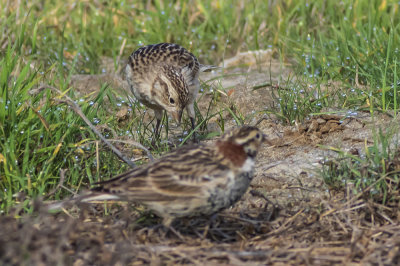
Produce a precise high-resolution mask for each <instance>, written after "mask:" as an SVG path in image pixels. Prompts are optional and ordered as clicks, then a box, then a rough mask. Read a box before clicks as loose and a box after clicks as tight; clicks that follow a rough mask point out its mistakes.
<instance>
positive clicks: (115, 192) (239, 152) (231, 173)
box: [50, 126, 266, 228]
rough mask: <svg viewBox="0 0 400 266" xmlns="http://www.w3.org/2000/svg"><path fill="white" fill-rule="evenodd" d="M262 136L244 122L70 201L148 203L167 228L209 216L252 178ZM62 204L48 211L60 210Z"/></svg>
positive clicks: (232, 200)
mask: <svg viewBox="0 0 400 266" xmlns="http://www.w3.org/2000/svg"><path fill="white" fill-rule="evenodd" d="M265 140H266V136H265V135H264V134H263V133H262V132H261V131H260V130H259V129H258V128H256V127H253V126H242V127H239V128H236V129H234V130H232V131H230V132H227V133H226V134H224V135H223V136H222V137H221V138H220V139H218V140H217V141H216V142H215V143H212V144H203V143H200V144H192V145H186V146H183V147H181V148H179V149H177V150H175V151H173V152H170V153H168V154H166V155H164V156H162V157H160V158H159V159H158V160H156V161H154V162H151V163H149V164H147V165H142V166H139V167H137V168H135V169H132V170H130V171H128V172H126V173H123V174H121V175H118V176H116V177H114V178H112V179H110V180H107V181H104V182H100V183H97V184H95V185H96V186H95V187H94V188H93V189H92V191H90V192H89V193H88V194H86V195H82V196H80V197H78V198H77V199H74V201H81V202H90V201H98V200H126V201H131V202H136V203H140V204H143V205H145V206H147V207H148V208H149V209H151V210H152V211H153V212H154V213H155V214H157V215H158V216H160V217H162V218H163V225H164V226H166V227H167V228H171V227H170V226H171V223H172V221H173V220H174V219H175V218H181V217H194V216H203V215H212V214H215V213H217V212H219V211H221V210H223V209H225V208H228V207H230V206H232V205H233V204H235V202H237V201H238V200H240V198H241V197H242V195H243V194H244V193H245V192H246V191H247V189H248V187H249V185H250V182H251V180H252V179H253V176H254V164H255V158H256V155H257V152H258V150H259V149H260V146H261V144H262V143H263V142H264V141H265ZM62 206H63V205H62V203H61V204H58V205H57V204H56V205H53V207H52V208H50V209H59V208H60V207H62Z"/></svg>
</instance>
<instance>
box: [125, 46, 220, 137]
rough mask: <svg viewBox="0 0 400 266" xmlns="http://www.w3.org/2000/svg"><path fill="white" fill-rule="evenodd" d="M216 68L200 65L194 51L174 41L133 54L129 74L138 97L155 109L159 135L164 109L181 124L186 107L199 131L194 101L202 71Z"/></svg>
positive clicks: (132, 88) (126, 73)
mask: <svg viewBox="0 0 400 266" xmlns="http://www.w3.org/2000/svg"><path fill="white" fill-rule="evenodd" d="M214 68H217V67H216V66H211V65H202V64H200V63H199V61H198V60H197V58H196V57H195V56H194V55H193V54H192V53H191V52H189V51H188V50H186V49H185V48H183V47H182V46H180V45H178V44H174V43H158V44H151V45H147V46H144V47H141V48H139V49H137V50H136V51H134V52H133V53H132V54H131V55H130V56H129V59H128V63H127V65H126V67H125V77H126V80H127V83H128V86H129V88H130V91H131V92H132V93H133V95H134V96H135V98H136V99H137V100H138V101H139V102H141V103H142V104H144V105H145V106H147V107H148V108H150V109H153V110H154V113H155V117H156V119H157V122H156V127H155V130H154V137H155V138H158V137H159V135H160V125H161V119H162V116H163V111H164V110H165V111H166V112H167V113H168V114H169V115H170V116H172V118H173V119H174V120H175V121H176V122H177V124H178V125H180V123H181V119H182V114H183V110H184V109H186V111H187V113H188V116H189V118H190V122H191V126H192V130H193V131H194V130H195V128H196V123H195V111H194V102H195V100H196V97H197V94H198V91H199V88H200V83H199V73H200V72H203V71H209V70H211V69H214ZM193 137H194V139H195V134H193ZM153 140H154V139H153Z"/></svg>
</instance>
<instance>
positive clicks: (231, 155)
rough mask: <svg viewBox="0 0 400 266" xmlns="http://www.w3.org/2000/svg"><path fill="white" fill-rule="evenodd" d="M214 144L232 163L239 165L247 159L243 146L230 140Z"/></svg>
mask: <svg viewBox="0 0 400 266" xmlns="http://www.w3.org/2000/svg"><path fill="white" fill-rule="evenodd" d="M216 145H217V146H218V149H219V150H220V152H221V153H222V154H223V157H224V158H226V159H228V160H230V161H231V162H232V163H233V164H234V165H236V166H238V167H241V166H242V165H243V164H244V162H245V161H246V159H247V154H246V152H245V151H244V149H243V146H241V145H238V144H235V143H232V142H230V141H220V142H217V143H216Z"/></svg>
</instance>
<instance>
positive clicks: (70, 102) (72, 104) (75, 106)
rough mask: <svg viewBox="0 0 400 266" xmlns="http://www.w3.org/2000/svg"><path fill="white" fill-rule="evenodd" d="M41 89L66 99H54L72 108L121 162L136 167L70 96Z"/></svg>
mask: <svg viewBox="0 0 400 266" xmlns="http://www.w3.org/2000/svg"><path fill="white" fill-rule="evenodd" d="M40 86H41V87H46V88H49V89H51V90H52V91H54V92H56V93H57V94H59V95H60V97H64V98H65V100H64V99H54V100H56V101H57V102H60V103H65V104H67V105H68V106H69V107H71V108H72V110H74V111H75V113H77V114H78V115H79V116H80V117H81V118H82V120H83V121H84V122H85V123H86V124H87V125H88V126H89V127H90V129H91V130H92V131H93V132H94V133H95V134H96V135H97V136H98V137H99V138H100V139H101V140H102V141H103V142H104V143H105V144H106V145H107V146H108V147H109V148H110V149H111V150H112V151H113V152H114V153H115V155H117V156H118V157H119V158H120V159H121V160H123V161H124V162H125V163H127V164H128V165H129V166H130V167H135V166H136V165H135V163H134V162H132V161H131V160H129V159H128V158H126V157H125V156H124V155H123V154H122V153H121V152H120V151H119V150H118V149H117V148H115V147H114V145H112V144H111V143H110V142H108V141H107V139H106V138H105V137H104V136H103V135H102V134H101V133H100V132H99V131H98V130H97V129H96V127H95V126H94V125H93V124H92V123H91V122H90V121H89V119H88V118H87V117H86V116H85V115H84V114H83V112H82V110H81V108H80V107H79V105H78V104H77V103H76V102H74V101H73V100H72V99H71V98H70V97H68V95H65V94H64V93H63V92H62V91H60V90H59V89H57V88H55V87H53V86H50V85H47V84H41V85H40ZM133 143H134V142H132V143H131V144H133ZM135 145H136V146H138V147H140V148H142V149H144V150H145V151H146V152H147V153H148V154H149V153H150V152H149V151H148V150H147V149H146V148H145V147H143V145H142V144H140V143H136V144H135Z"/></svg>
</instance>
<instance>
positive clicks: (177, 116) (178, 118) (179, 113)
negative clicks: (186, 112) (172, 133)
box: [172, 110, 183, 125]
mask: <svg viewBox="0 0 400 266" xmlns="http://www.w3.org/2000/svg"><path fill="white" fill-rule="evenodd" d="M182 113H183V112H182V110H179V111H176V112H173V113H172V118H173V119H174V120H175V121H176V123H177V124H178V125H180V124H181V120H182Z"/></svg>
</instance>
